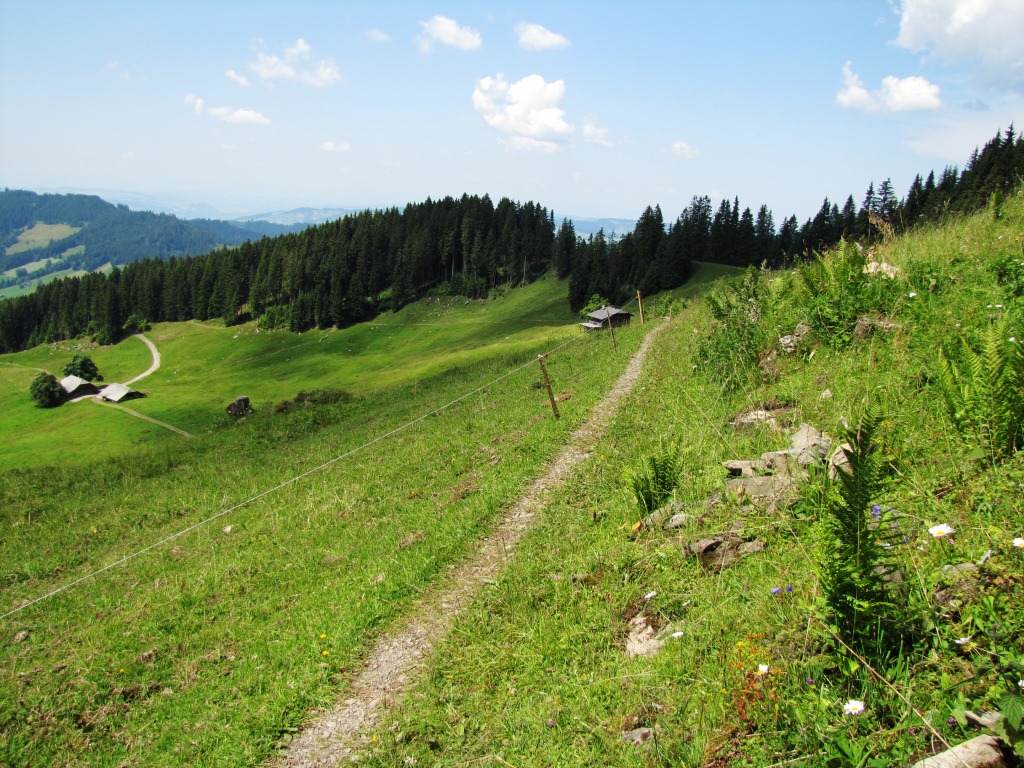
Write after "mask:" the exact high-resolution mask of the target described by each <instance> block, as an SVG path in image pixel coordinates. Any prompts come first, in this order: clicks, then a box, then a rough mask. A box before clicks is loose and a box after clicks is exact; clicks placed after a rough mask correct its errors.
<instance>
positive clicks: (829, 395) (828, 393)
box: [818, 389, 832, 400]
mask: <svg viewBox="0 0 1024 768" xmlns="http://www.w3.org/2000/svg"><path fill="white" fill-rule="evenodd" d="M818 399H819V400H831V399H832V390H831V389H826V390H825V391H824V392H822V393H821V394H820V395H818Z"/></svg>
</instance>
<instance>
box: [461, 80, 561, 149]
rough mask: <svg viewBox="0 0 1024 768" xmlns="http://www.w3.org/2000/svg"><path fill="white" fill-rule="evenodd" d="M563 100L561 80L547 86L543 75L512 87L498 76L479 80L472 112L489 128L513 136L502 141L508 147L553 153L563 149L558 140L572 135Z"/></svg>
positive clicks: (513, 84) (514, 84)
mask: <svg viewBox="0 0 1024 768" xmlns="http://www.w3.org/2000/svg"><path fill="white" fill-rule="evenodd" d="M564 96H565V82H564V81H562V80H556V81H555V82H553V83H548V82H545V81H544V78H543V77H541V76H540V75H527V76H526V77H524V78H523V79H522V80H519V81H518V82H515V83H509V82H508V81H506V80H505V76H504V75H502V74H499V75H498V76H497V77H485V78H483V79H481V80H477V82H476V88H474V89H473V108H474V109H476V110H477V111H478V112H481V113H482V114H483V116H484V121H485V122H486V123H487V124H488V125H489V126H491V127H492V128H496V129H497V130H499V131H502V132H503V133H508V134H512V135H511V137H508V138H505V139H504V140H503V141H502V143H503V144H505V145H506V146H508V147H510V148H512V149H540V150H543V151H546V152H553V151H555V150H557V149H560V148H561V145H560V144H559V143H558V142H557V141H556V140H557V139H561V138H564V137H565V136H568V135H569V134H570V133H572V131H573V126H572V125H570V124H569V123H567V122H566V121H565V111H564V110H562V109H560V108H559V106H558V103H559V102H560V101H561V100H562V98H563V97H564Z"/></svg>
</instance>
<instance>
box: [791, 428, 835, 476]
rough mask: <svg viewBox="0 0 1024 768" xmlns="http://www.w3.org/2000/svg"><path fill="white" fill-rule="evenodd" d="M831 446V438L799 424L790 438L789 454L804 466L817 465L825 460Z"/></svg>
mask: <svg viewBox="0 0 1024 768" xmlns="http://www.w3.org/2000/svg"><path fill="white" fill-rule="evenodd" d="M831 444H832V438H831V437H829V436H828V435H827V434H826V433H824V432H819V431H818V430H816V429H815V428H814V427H812V426H811V425H810V424H801V425H800V428H799V429H798V430H797V431H796V434H794V435H793V437H792V438H790V441H789V453H790V455H792V456H793V457H795V458H796V460H797V461H798V462H800V464H802V465H804V466H806V465H808V464H817V463H819V462H822V461H824V460H825V457H826V456H827V455H828V449H829V446H831Z"/></svg>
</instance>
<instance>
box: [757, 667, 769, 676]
mask: <svg viewBox="0 0 1024 768" xmlns="http://www.w3.org/2000/svg"><path fill="white" fill-rule="evenodd" d="M769 669H770V667H769V666H768V665H767V664H758V665H757V674H758V675H767V674H768V670H769Z"/></svg>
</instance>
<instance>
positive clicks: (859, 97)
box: [836, 61, 942, 112]
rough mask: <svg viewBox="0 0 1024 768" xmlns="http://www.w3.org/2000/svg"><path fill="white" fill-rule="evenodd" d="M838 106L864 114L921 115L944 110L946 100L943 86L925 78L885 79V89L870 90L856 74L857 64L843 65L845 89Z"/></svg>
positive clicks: (837, 102)
mask: <svg viewBox="0 0 1024 768" xmlns="http://www.w3.org/2000/svg"><path fill="white" fill-rule="evenodd" d="M836 104H838V105H839V106H841V107H845V108H846V109H859V110H861V111H862V112H920V111H924V110H933V109H940V108H941V107H942V99H941V98H940V96H939V86H937V85H935V84H933V83H930V82H928V80H926V79H925V78H923V77H920V76H918V75H912V76H911V77H895V76H894V75H889V76H888V77H885V78H883V79H882V87H881V88H880V89H878V90H874V91H869V90H868V89H867V88H865V87H864V81H863V80H861V78H860V75H858V74H857V73H856V72H854V71H853V62H850V61H848V62H846V64H844V65H843V87H842V88H840V89H839V92H838V93H836Z"/></svg>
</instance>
